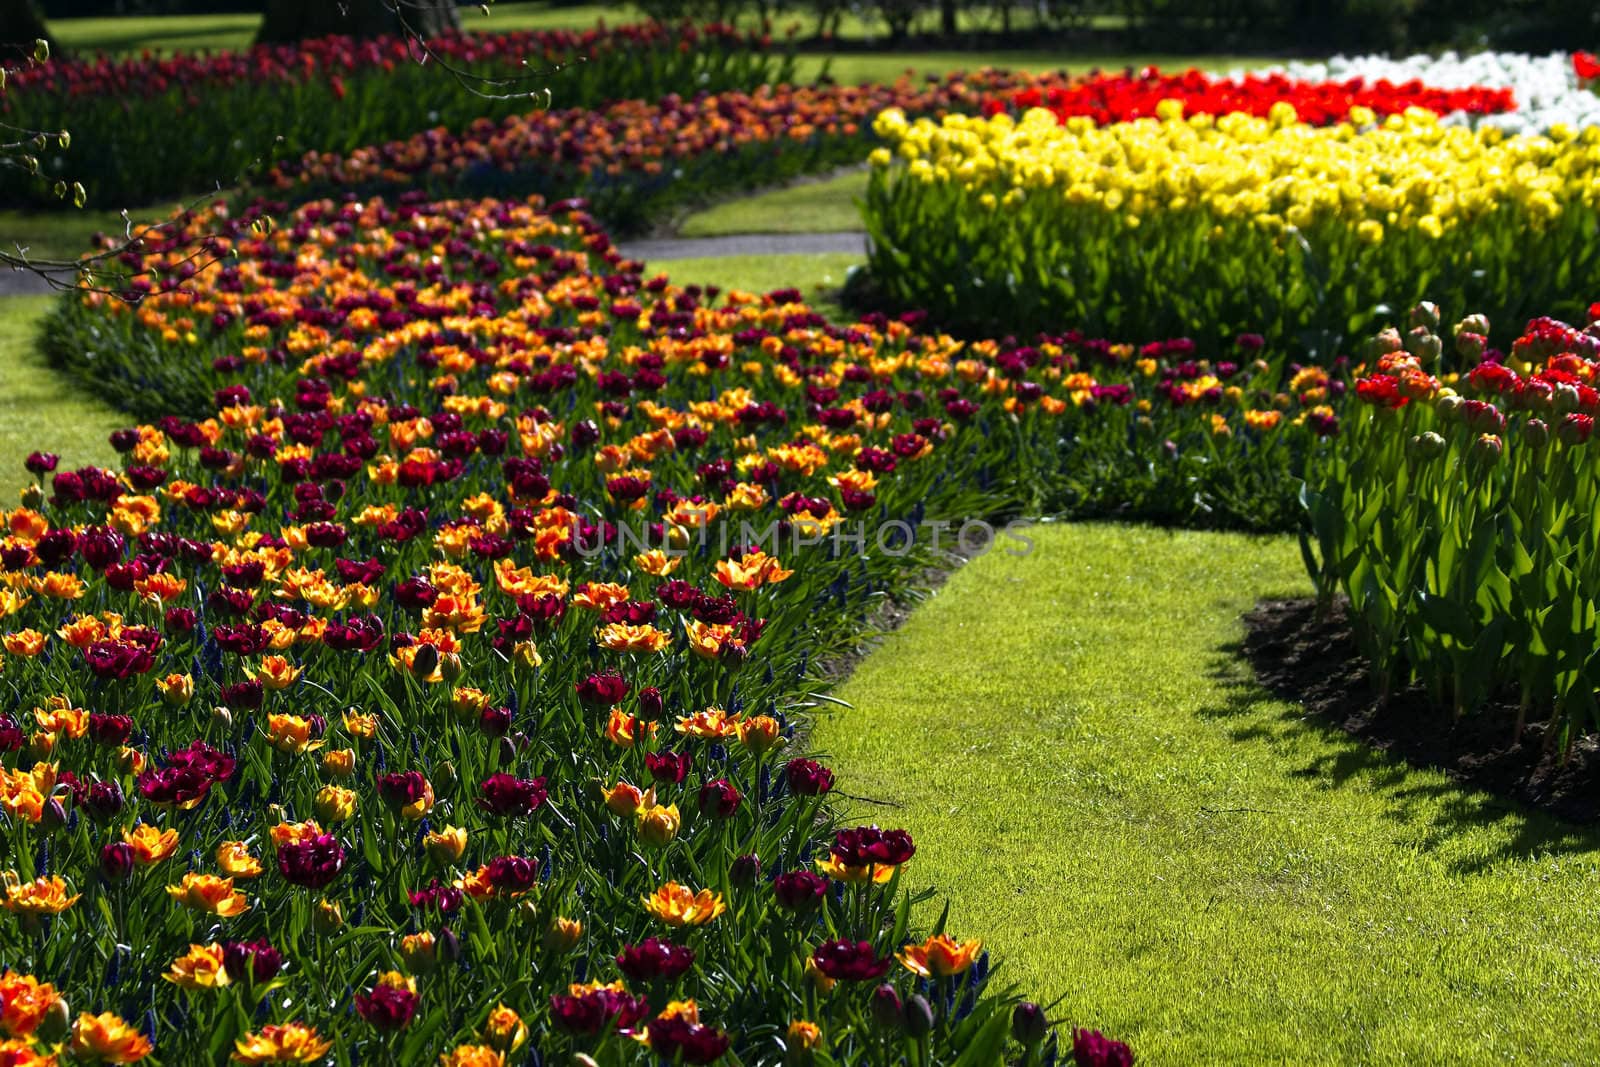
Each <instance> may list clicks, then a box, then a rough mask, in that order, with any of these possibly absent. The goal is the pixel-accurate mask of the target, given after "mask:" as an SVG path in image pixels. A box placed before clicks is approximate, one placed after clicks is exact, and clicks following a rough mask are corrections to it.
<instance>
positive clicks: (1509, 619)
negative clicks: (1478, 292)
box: [1304, 305, 1600, 746]
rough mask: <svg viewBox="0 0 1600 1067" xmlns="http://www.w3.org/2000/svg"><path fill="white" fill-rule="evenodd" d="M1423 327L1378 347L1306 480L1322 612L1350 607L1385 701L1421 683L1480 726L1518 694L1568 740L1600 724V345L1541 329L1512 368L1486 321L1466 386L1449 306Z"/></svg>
mask: <svg viewBox="0 0 1600 1067" xmlns="http://www.w3.org/2000/svg"><path fill="white" fill-rule="evenodd" d="M1590 316H1591V318H1595V319H1600V305H1596V306H1595V307H1593V308H1591V309H1590ZM1411 327H1412V328H1411V330H1410V332H1409V333H1408V334H1406V336H1405V337H1404V338H1403V339H1402V337H1401V335H1400V334H1399V332H1398V331H1397V330H1394V329H1392V328H1391V329H1389V330H1386V331H1384V332H1383V333H1381V334H1379V335H1378V336H1377V337H1376V338H1375V339H1374V342H1373V347H1372V350H1371V351H1372V356H1373V363H1372V365H1371V366H1370V368H1369V371H1368V373H1367V374H1366V375H1365V376H1363V377H1362V378H1360V379H1359V380H1358V381H1357V383H1356V393H1357V395H1358V396H1359V398H1360V399H1361V401H1363V403H1361V404H1360V405H1358V408H1357V410H1356V411H1355V412H1352V413H1351V415H1350V417H1348V418H1347V420H1346V422H1345V433H1344V435H1343V436H1342V437H1341V439H1340V442H1339V447H1338V448H1337V449H1336V450H1335V451H1333V452H1331V453H1330V454H1328V455H1327V456H1326V457H1324V458H1323V459H1321V460H1319V461H1318V462H1314V463H1313V464H1312V466H1311V470H1310V473H1309V474H1308V475H1307V479H1306V489H1305V492H1304V502H1305V507H1306V511H1307V517H1308V520H1309V529H1310V534H1309V535H1308V536H1307V538H1306V542H1307V552H1306V561H1307V565H1308V567H1309V568H1310V569H1311V571H1312V573H1313V575H1314V576H1315V577H1316V579H1317V582H1318V587H1319V592H1320V595H1321V597H1322V598H1323V600H1324V602H1326V601H1328V600H1329V599H1331V597H1332V596H1333V595H1334V594H1335V593H1336V592H1337V593H1342V594H1344V595H1345V596H1347V597H1348V598H1349V601H1350V617H1351V620H1352V622H1353V624H1354V626H1355V628H1356V632H1357V634H1358V635H1359V636H1360V638H1361V640H1362V646H1363V650H1364V651H1365V653H1366V655H1367V657H1368V659H1369V661H1370V663H1371V666H1372V672H1373V683H1374V686H1375V688H1376V689H1377V690H1378V691H1379V692H1380V693H1381V694H1385V695H1386V694H1388V693H1389V692H1391V691H1393V689H1394V688H1395V687H1396V686H1397V685H1404V684H1406V683H1407V682H1408V681H1409V680H1410V679H1413V678H1414V679H1416V680H1418V681H1421V682H1422V683H1424V684H1425V685H1426V686H1427V687H1428V690H1429V692H1430V693H1431V694H1432V696H1433V698H1434V699H1435V700H1436V701H1437V702H1438V703H1440V704H1441V705H1448V706H1453V707H1454V708H1455V710H1456V713H1457V714H1458V715H1465V714H1468V713H1471V712H1473V711H1474V710H1476V709H1477V708H1478V707H1479V706H1480V705H1481V704H1482V703H1483V702H1484V701H1485V700H1486V699H1487V698H1488V697H1490V696H1491V695H1493V694H1495V693H1497V692H1498V691H1500V690H1502V689H1511V690H1514V691H1515V693H1516V696H1517V699H1518V702H1519V705H1520V707H1521V710H1522V715H1523V716H1527V715H1530V714H1531V715H1535V716H1541V717H1548V718H1549V719H1550V722H1551V725H1552V726H1553V727H1555V728H1556V730H1555V732H1554V733H1552V735H1551V736H1552V737H1559V738H1560V739H1561V743H1562V745H1563V746H1567V745H1570V744H1571V743H1572V741H1573V740H1574V739H1576V738H1577V737H1578V736H1579V735H1581V734H1583V733H1585V732H1588V731H1591V730H1594V729H1596V728H1597V727H1600V709H1597V707H1596V704H1595V697H1594V694H1595V691H1596V688H1597V686H1600V656H1597V654H1596V651H1595V644H1594V626H1595V618H1596V610H1597V608H1596V605H1597V600H1600V570H1597V565H1600V500H1597V494H1600V479H1597V477H1596V474H1597V471H1596V466H1595V464H1594V463H1593V462H1592V458H1591V457H1592V449H1593V447H1594V446H1593V445H1591V444H1589V443H1588V442H1589V439H1590V437H1591V436H1592V433H1593V429H1594V416H1595V414H1596V412H1597V411H1600V393H1597V392H1596V391H1595V388H1594V385H1593V383H1594V381H1595V375H1596V369H1597V367H1600V341H1597V340H1596V338H1595V336H1594V335H1593V331H1590V332H1583V331H1580V330H1577V329H1574V328H1573V327H1570V326H1567V325H1565V324H1563V323H1560V322H1557V321H1555V320H1552V319H1548V318H1540V319H1535V320H1533V321H1531V322H1529V323H1528V325H1527V327H1526V328H1525V330H1524V332H1523V334H1522V336H1520V337H1519V338H1518V339H1517V341H1516V343H1515V344H1514V345H1513V346H1512V349H1511V352H1510V354H1509V356H1504V357H1502V355H1501V354H1500V353H1499V352H1497V351H1494V350H1493V349H1486V348H1485V335H1486V334H1487V332H1488V321H1487V320H1486V319H1484V318H1483V317H1482V316H1480V315H1474V316H1471V317H1469V318H1467V319H1464V320H1463V321H1462V322H1461V323H1460V324H1458V325H1457V327H1456V329H1455V350H1456V352H1457V354H1458V355H1459V356H1460V358H1461V359H1462V361H1463V362H1464V364H1465V365H1467V366H1470V367H1471V370H1470V371H1468V372H1467V373H1465V374H1462V375H1456V374H1446V373H1445V372H1444V367H1445V365H1446V364H1445V363H1444V361H1443V359H1442V357H1441V352H1442V350H1443V342H1442V341H1441V339H1440V338H1439V337H1438V336H1437V335H1436V334H1434V333H1433V331H1434V330H1436V329H1437V328H1438V313H1437V311H1436V310H1435V309H1433V308H1432V306H1431V305H1421V306H1419V307H1418V308H1417V309H1416V310H1415V311H1413V313H1412V317H1411ZM1474 364H1476V365H1474ZM1436 374H1438V375H1439V376H1438V377H1436V376H1435V375H1436ZM1313 548H1314V549H1315V551H1314V552H1313V551H1312V549H1313ZM1517 729H1518V730H1519V732H1520V729H1521V723H1520V722H1519V724H1518V727H1517Z"/></svg>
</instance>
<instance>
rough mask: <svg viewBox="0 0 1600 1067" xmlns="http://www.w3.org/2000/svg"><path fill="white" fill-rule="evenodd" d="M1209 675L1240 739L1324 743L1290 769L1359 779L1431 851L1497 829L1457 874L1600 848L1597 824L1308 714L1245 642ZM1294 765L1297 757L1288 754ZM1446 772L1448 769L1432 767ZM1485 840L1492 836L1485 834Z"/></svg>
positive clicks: (1308, 775)
mask: <svg viewBox="0 0 1600 1067" xmlns="http://www.w3.org/2000/svg"><path fill="white" fill-rule="evenodd" d="M1207 674H1208V676H1209V677H1210V678H1211V679H1212V680H1213V681H1215V682H1216V684H1217V686H1218V687H1219V688H1220V689H1221V690H1222V692H1223V694H1224V699H1223V703H1222V705H1221V706H1219V707H1207V708H1201V709H1200V713H1201V714H1202V715H1205V716H1206V717H1208V718H1214V719H1237V720H1246V721H1244V722H1241V723H1240V724H1239V725H1237V726H1236V727H1235V728H1234V729H1233V730H1231V731H1230V732H1229V737H1230V738H1231V739H1232V740H1234V741H1237V742H1240V743H1261V742H1275V743H1280V744H1282V743H1285V742H1286V741H1287V740H1288V739H1290V738H1291V736H1292V735H1294V734H1309V735H1311V736H1314V737H1315V738H1316V739H1317V740H1319V741H1321V742H1323V744H1322V745H1320V746H1318V747H1319V748H1322V749H1324V750H1326V749H1331V751H1324V752H1323V754H1320V755H1316V756H1314V757H1313V758H1312V759H1311V760H1310V761H1309V762H1307V763H1304V764H1303V765H1301V766H1298V767H1296V766H1292V765H1291V766H1289V767H1287V768H1286V773H1287V774H1289V775H1292V776H1293V777H1296V778H1302V779H1307V780H1310V781H1312V782H1315V783H1317V784H1318V785H1319V786H1320V787H1322V788H1324V789H1340V788H1346V787H1350V786H1351V785H1352V784H1353V783H1357V782H1359V783H1361V784H1362V785H1364V786H1365V787H1366V788H1368V789H1369V790H1370V791H1371V792H1372V793H1374V794H1376V795H1378V796H1381V797H1383V798H1384V800H1385V801H1386V803H1387V810H1386V811H1385V814H1386V815H1387V817H1388V818H1390V819H1391V820H1393V821H1394V822H1397V823H1402V824H1404V825H1406V826H1408V827H1412V828H1416V827H1419V826H1420V827H1428V828H1431V829H1430V830H1428V832H1425V833H1423V834H1420V835H1419V837H1418V847H1419V848H1420V849H1421V850H1422V851H1424V852H1431V851H1434V850H1436V849H1438V848H1440V847H1442V846H1444V845H1446V844H1448V843H1451V841H1452V839H1454V838H1458V837H1460V836H1461V835H1465V834H1471V833H1473V832H1474V831H1484V830H1494V831H1496V833H1495V835H1494V843H1493V844H1492V845H1487V846H1486V847H1484V848H1482V849H1478V850H1476V851H1475V852H1474V853H1473V854H1472V855H1470V856H1467V857H1464V858H1461V859H1458V860H1454V861H1452V862H1451V863H1450V864H1449V867H1450V869H1451V870H1452V871H1454V872H1455V873H1458V874H1475V873H1479V872H1482V871H1484V870H1487V869H1488V868H1490V867H1492V866H1494V865H1495V864H1496V863H1499V862H1501V861H1504V860H1528V859H1533V858H1535V857H1538V856H1544V855H1570V854H1578V853H1585V852H1593V851H1600V827H1596V826H1592V825H1581V824H1578V823H1572V822H1568V821H1566V820H1563V819H1560V818H1557V817H1556V816H1554V815H1551V814H1549V813H1548V812H1544V811H1540V810H1537V809H1535V808H1532V807H1530V806H1528V805H1525V804H1522V803H1519V802H1518V801H1515V800H1511V799H1508V798H1506V797H1501V796H1496V795H1494V794H1493V793H1488V792H1485V791H1483V790H1482V789H1479V788H1476V787H1474V786H1472V785H1469V784H1464V783H1461V782H1457V781H1455V780H1454V779H1453V778H1449V777H1445V778H1444V779H1443V780H1440V778H1438V777H1436V776H1434V775H1423V774H1420V773H1418V767H1417V765H1414V764H1412V763H1409V762H1408V761H1406V760H1405V759H1403V758H1401V757H1400V756H1397V755H1394V754H1391V753H1388V752H1384V751H1382V750H1380V749H1377V748H1374V747H1372V746H1371V745H1370V744H1368V743H1367V742H1365V741H1364V740H1362V739H1361V738H1358V737H1353V736H1352V735H1351V734H1349V733H1348V732H1346V731H1345V730H1344V729H1342V728H1341V727H1340V726H1339V725H1337V724H1336V723H1333V722H1330V721H1328V720H1326V719H1323V718H1320V717H1318V716H1315V715H1311V714H1308V713H1307V712H1306V711H1305V710H1304V709H1303V708H1302V707H1301V706H1300V705H1299V704H1297V703H1295V702H1294V701H1293V700H1292V699H1291V698H1289V697H1286V696H1283V695H1280V694H1277V693H1274V692H1273V691H1271V690H1270V689H1268V688H1267V687H1265V686H1264V685H1262V684H1261V683H1260V682H1259V681H1258V680H1257V679H1256V676H1255V673H1254V672H1253V671H1252V670H1251V669H1250V666H1249V663H1248V661H1247V660H1246V659H1245V656H1244V646H1243V643H1242V642H1238V641H1233V642H1229V643H1228V644H1226V645H1223V646H1221V647H1220V648H1218V649H1217V650H1216V653H1215V658H1214V659H1213V662H1212V666H1211V667H1210V669H1209V670H1208V671H1207ZM1285 762H1290V763H1291V764H1292V762H1293V761H1285ZM1429 769H1430V770H1433V771H1436V772H1438V774H1442V775H1448V774H1449V771H1448V770H1447V769H1446V768H1440V767H1430V768H1429ZM1485 840H1486V841H1487V838H1485Z"/></svg>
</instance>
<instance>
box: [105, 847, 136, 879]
mask: <svg viewBox="0 0 1600 1067" xmlns="http://www.w3.org/2000/svg"><path fill="white" fill-rule="evenodd" d="M100 873H101V874H103V875H105V877H106V881H108V882H120V881H122V880H123V879H124V878H126V877H128V875H130V874H132V873H133V846H132V845H130V844H128V843H127V842H126V841H113V842H111V844H109V845H106V846H105V847H104V848H102V849H101V850H100Z"/></svg>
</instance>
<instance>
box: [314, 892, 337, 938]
mask: <svg viewBox="0 0 1600 1067" xmlns="http://www.w3.org/2000/svg"><path fill="white" fill-rule="evenodd" d="M311 925H312V927H313V928H314V929H315V930H316V931H317V932H318V933H320V934H331V933H333V932H334V931H335V930H337V929H339V928H340V927H341V926H343V925H344V909H342V908H340V907H339V904H338V902H337V901H332V900H319V901H317V907H316V910H315V911H314V912H312V914H311Z"/></svg>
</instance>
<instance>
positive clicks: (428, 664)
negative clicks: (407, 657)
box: [411, 645, 439, 678]
mask: <svg viewBox="0 0 1600 1067" xmlns="http://www.w3.org/2000/svg"><path fill="white" fill-rule="evenodd" d="M438 666H439V650H438V648H436V647H434V646H433V645H422V646H420V647H419V648H418V649H417V654H416V655H415V656H413V657H412V658H411V673H412V674H414V675H416V676H417V677H418V678H428V677H431V676H432V674H433V672H434V671H435V670H436V669H437V668H438Z"/></svg>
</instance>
